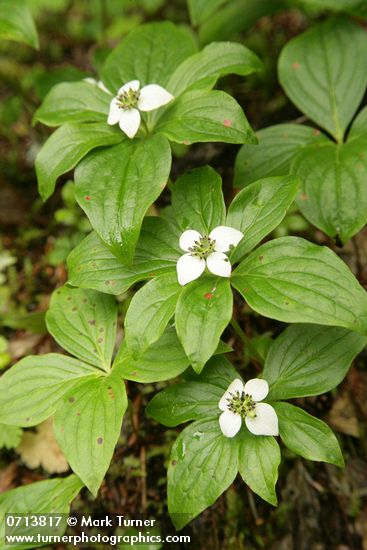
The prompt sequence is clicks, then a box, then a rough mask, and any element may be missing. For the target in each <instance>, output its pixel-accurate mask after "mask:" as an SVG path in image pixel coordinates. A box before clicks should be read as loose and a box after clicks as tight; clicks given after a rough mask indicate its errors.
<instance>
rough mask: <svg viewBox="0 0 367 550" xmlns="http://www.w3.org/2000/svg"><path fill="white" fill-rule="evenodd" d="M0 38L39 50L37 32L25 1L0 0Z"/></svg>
mask: <svg viewBox="0 0 367 550" xmlns="http://www.w3.org/2000/svg"><path fill="white" fill-rule="evenodd" d="M0 38H2V39H3V40H14V41H15V42H25V44H28V45H29V46H32V47H33V48H35V49H37V50H38V49H39V42H38V36H37V30H36V27H35V24H34V21H33V18H32V13H31V10H30V9H29V7H28V4H27V2H26V0H16V2H14V0H0Z"/></svg>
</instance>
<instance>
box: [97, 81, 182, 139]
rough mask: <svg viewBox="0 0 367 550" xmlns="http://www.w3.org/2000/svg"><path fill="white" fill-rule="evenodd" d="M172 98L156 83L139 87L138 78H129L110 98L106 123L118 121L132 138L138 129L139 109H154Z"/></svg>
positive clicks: (139, 120) (172, 97)
mask: <svg viewBox="0 0 367 550" xmlns="http://www.w3.org/2000/svg"><path fill="white" fill-rule="evenodd" d="M172 99H174V96H173V95H172V94H170V93H169V92H167V90H165V89H164V88H162V86H158V84H148V85H147V86H144V87H143V88H141V89H140V82H139V80H131V82H128V83H127V84H124V85H123V86H121V88H120V89H119V91H118V92H117V95H116V97H114V98H113V99H112V101H111V103H110V112H109V114H108V119H107V123H108V124H110V125H113V124H117V123H119V126H120V128H121V130H122V131H123V132H125V134H126V135H127V136H128V137H129V138H131V139H132V138H133V137H135V135H136V133H137V131H138V130H139V126H140V122H141V116H140V112H139V111H154V109H158V108H159V107H163V105H166V104H167V103H169V102H170V101H172Z"/></svg>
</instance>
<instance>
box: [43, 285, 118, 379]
mask: <svg viewBox="0 0 367 550" xmlns="http://www.w3.org/2000/svg"><path fill="white" fill-rule="evenodd" d="M46 322H47V328H48V330H49V332H50V333H51V334H52V336H53V337H54V338H55V340H56V341H57V342H58V343H59V344H60V346H62V347H63V348H64V349H66V350H67V351H68V352H69V353H71V354H72V355H75V357H77V358H78V359H80V360H81V361H85V362H86V363H89V364H90V365H94V366H96V367H97V368H99V369H101V370H104V371H107V372H108V371H109V370H110V365H111V358H112V352H113V348H114V345H115V339H116V323H117V306H116V302H115V300H114V299H113V298H112V297H111V296H106V295H105V294H101V293H99V292H95V291H93V290H82V289H77V288H69V287H66V286H64V287H62V288H59V289H57V290H56V291H55V292H54V293H53V295H52V299H51V303H50V309H49V311H48V312H47V315H46Z"/></svg>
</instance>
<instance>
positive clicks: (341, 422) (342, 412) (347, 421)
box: [327, 392, 359, 437]
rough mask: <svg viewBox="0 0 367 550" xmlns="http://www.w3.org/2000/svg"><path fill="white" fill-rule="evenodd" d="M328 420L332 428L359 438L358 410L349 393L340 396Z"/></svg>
mask: <svg viewBox="0 0 367 550" xmlns="http://www.w3.org/2000/svg"><path fill="white" fill-rule="evenodd" d="M327 419H328V422H329V423H330V424H331V427H332V428H334V429H335V430H337V431H338V432H341V433H343V434H346V435H352V436H354V437H359V427H358V419H357V414H356V409H355V406H354V404H353V402H352V400H351V398H350V396H349V394H348V393H346V392H344V393H341V394H340V395H338V397H337V398H336V399H335V401H334V404H333V406H332V407H331V410H330V411H329V414H328V416H327Z"/></svg>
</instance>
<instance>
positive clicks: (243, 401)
mask: <svg viewBox="0 0 367 550" xmlns="http://www.w3.org/2000/svg"><path fill="white" fill-rule="evenodd" d="M268 393H269V385H268V383H267V381H266V380H261V379H260V378H253V379H252V380H249V381H248V382H246V384H244V383H243V382H242V380H239V378H236V379H235V380H233V382H232V383H231V384H230V385H229V386H228V389H227V391H226V392H225V393H224V394H223V396H222V397H221V399H220V401H219V408H220V410H221V411H223V412H222V414H221V415H220V417H219V425H220V429H221V430H222V433H223V435H225V436H226V437H234V436H235V435H236V433H237V432H238V431H239V430H240V428H241V425H242V418H244V419H245V422H246V426H247V428H248V429H249V431H250V432H251V433H253V434H255V435H279V429H278V416H277V413H276V412H275V410H274V409H273V407H272V406H271V405H269V404H268V403H259V401H262V400H263V399H265V397H266V396H267V395H268Z"/></svg>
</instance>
